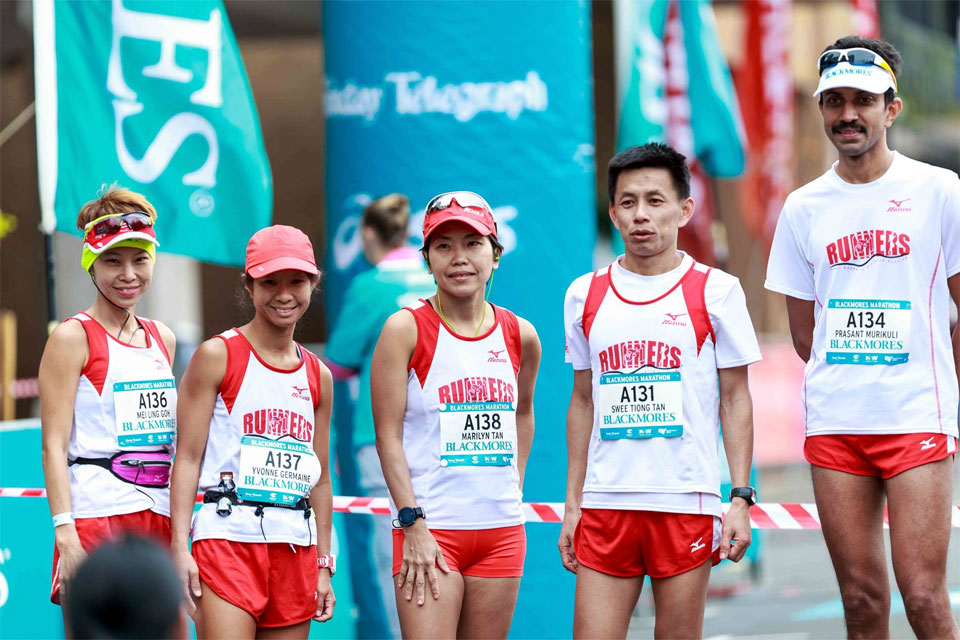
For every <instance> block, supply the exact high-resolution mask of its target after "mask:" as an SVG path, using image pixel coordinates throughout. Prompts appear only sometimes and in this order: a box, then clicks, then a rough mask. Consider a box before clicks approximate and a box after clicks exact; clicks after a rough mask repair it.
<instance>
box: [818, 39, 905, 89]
mask: <svg viewBox="0 0 960 640" xmlns="http://www.w3.org/2000/svg"><path fill="white" fill-rule="evenodd" d="M841 62H847V63H849V64H851V65H853V66H855V67H869V66H874V67H880V68H881V69H883V70H884V71H886V72H887V73H889V74H890V77H892V78H893V86H894V90H896V87H897V76H896V75H894V73H893V69H892V68H891V67H890V65H889V64H887V61H886V60H884V59H883V57H882V56H881V55H880V54H878V53H877V52H876V51H871V50H870V49H864V48H862V47H854V48H852V49H830V50H829V51H824V52H823V53H822V54H820V58H819V59H818V60H817V72H819V73H823V72H824V70H826V69H829V68H830V67H835V66H837V65H838V64H840V63H841Z"/></svg>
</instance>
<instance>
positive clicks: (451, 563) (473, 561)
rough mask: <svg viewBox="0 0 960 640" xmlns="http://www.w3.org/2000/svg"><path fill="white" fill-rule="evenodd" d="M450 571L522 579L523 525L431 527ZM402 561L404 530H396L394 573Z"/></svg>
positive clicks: (477, 575)
mask: <svg viewBox="0 0 960 640" xmlns="http://www.w3.org/2000/svg"><path fill="white" fill-rule="evenodd" d="M430 533H431V534H433V537H434V539H435V540H436V541H437V544H439V545H440V551H441V553H443V559H444V560H446V561H447V567H448V568H449V569H450V571H456V572H457V573H460V574H462V575H465V576H474V577H477V578H519V577H521V576H523V559H524V557H526V554H527V532H526V530H525V529H524V528H523V525H522V524H518V525H516V526H513V527H498V528H496V529H430ZM402 563H403V529H394V530H393V575H397V574H398V573H400V567H401V565H402Z"/></svg>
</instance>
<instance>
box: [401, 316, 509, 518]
mask: <svg viewBox="0 0 960 640" xmlns="http://www.w3.org/2000/svg"><path fill="white" fill-rule="evenodd" d="M491 306H493V305H491ZM404 309H406V310H407V311H409V312H410V313H411V314H413V317H414V319H415V320H416V323H417V346H416V348H415V349H414V352H413V356H412V357H411V358H410V365H409V369H408V377H407V408H406V412H405V413H404V416H403V452H404V454H405V455H406V458H407V465H408V466H409V468H410V480H411V482H412V483H413V492H414V495H415V496H416V499H417V505H418V506H420V507H422V508H423V511H424V514H425V515H426V518H425V521H426V523H427V526H428V527H430V528H431V529H495V528H499V527H511V526H515V525H518V524H523V521H524V518H523V507H522V501H523V496H522V494H521V492H520V474H519V472H518V470H517V455H518V450H517V444H518V443H517V372H518V371H519V370H520V351H521V348H520V325H519V323H518V321H517V317H516V316H515V315H513V313H511V312H509V311H507V310H506V309H502V308H500V307H496V306H493V309H494V313H495V322H494V324H493V327H492V328H491V329H490V330H489V331H488V332H487V333H486V334H484V335H482V336H478V337H476V338H468V337H464V336H458V335H454V334H453V333H452V332H451V331H450V330H449V329H448V328H447V325H446V324H444V323H443V322H442V321H441V319H440V316H439V315H437V313H436V312H435V311H434V310H433V307H431V306H430V304H429V303H427V302H425V301H424V300H420V301H419V302H417V303H416V304H414V305H411V306H408V307H404ZM401 506H411V505H401ZM390 507H391V509H392V511H393V513H396V512H397V506H396V505H395V504H394V503H393V498H392V497H391V500H390Z"/></svg>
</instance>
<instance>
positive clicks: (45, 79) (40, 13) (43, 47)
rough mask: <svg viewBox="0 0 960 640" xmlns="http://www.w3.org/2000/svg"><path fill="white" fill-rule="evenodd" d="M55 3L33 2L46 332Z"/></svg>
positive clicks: (53, 307)
mask: <svg viewBox="0 0 960 640" xmlns="http://www.w3.org/2000/svg"><path fill="white" fill-rule="evenodd" d="M54 12H55V7H54V2H53V0H34V2H33V48H34V88H35V90H34V103H35V104H36V116H37V117H36V123H37V182H38V183H39V185H40V230H41V231H42V232H43V250H44V268H45V271H46V280H47V332H48V333H49V332H51V331H53V328H54V327H55V326H56V323H57V320H58V318H57V304H56V279H55V277H54V270H53V267H54V262H53V234H54V233H55V232H56V230H57V215H56V211H55V210H54V200H55V198H56V194H57V170H58V162H59V159H58V149H57V143H58V141H57V125H58V123H57V54H56V28H55V27H56V18H55V14H54Z"/></svg>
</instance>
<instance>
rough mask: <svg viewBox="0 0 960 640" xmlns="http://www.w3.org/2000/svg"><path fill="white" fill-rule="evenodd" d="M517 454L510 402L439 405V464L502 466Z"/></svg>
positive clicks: (453, 465)
mask: <svg viewBox="0 0 960 640" xmlns="http://www.w3.org/2000/svg"><path fill="white" fill-rule="evenodd" d="M516 453H517V410H516V409H515V408H514V407H513V403H510V402H462V403H448V404H441V405H440V466H443V467H464V466H472V467H485V466H496V467H503V466H508V465H510V464H513V458H514V456H515V455H516Z"/></svg>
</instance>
